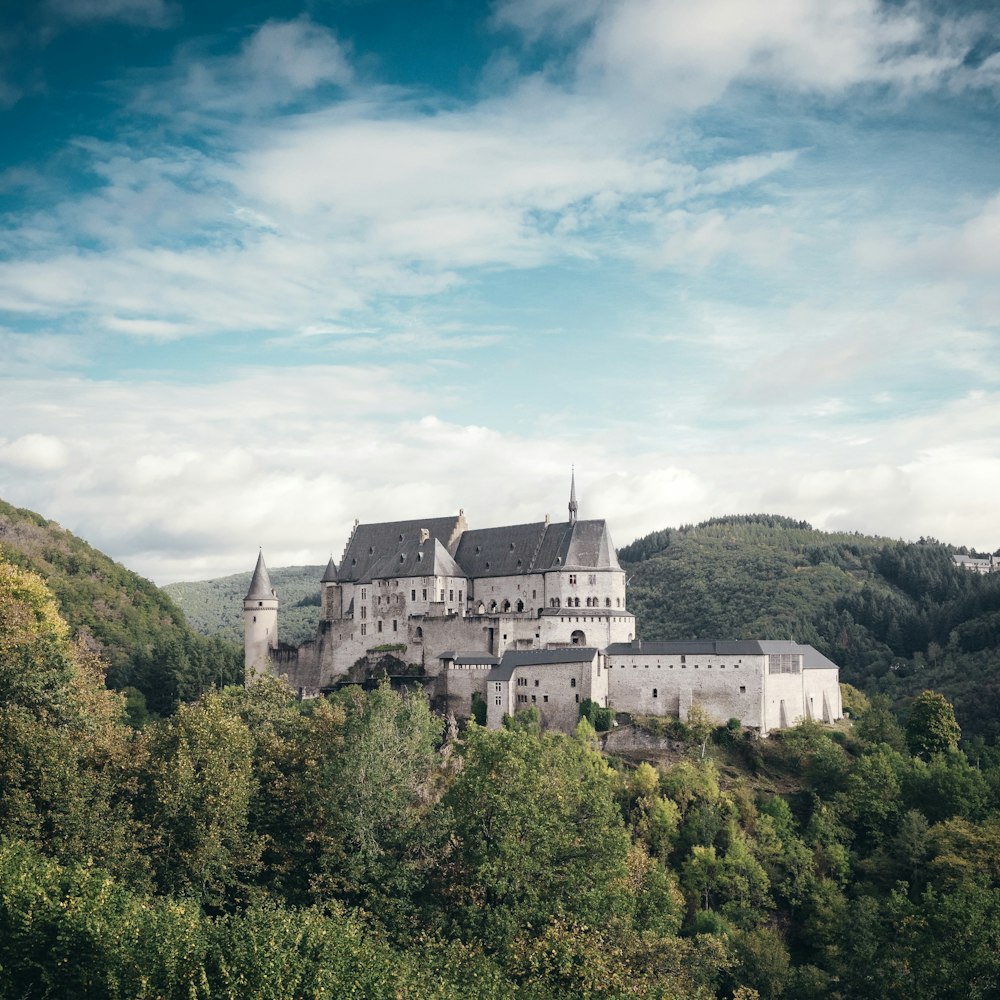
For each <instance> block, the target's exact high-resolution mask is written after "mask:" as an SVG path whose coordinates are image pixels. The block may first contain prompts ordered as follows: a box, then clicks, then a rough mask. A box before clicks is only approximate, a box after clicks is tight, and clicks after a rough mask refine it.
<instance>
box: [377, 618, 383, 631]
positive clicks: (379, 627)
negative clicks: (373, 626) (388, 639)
mask: <svg viewBox="0 0 1000 1000" xmlns="http://www.w3.org/2000/svg"><path fill="white" fill-rule="evenodd" d="M377 630H378V631H379V632H381V631H382V619H381V618H380V619H379V620H378V626H377Z"/></svg>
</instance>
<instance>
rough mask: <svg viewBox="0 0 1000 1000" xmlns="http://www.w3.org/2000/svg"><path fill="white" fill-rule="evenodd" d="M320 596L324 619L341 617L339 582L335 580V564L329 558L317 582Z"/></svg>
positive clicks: (341, 600) (341, 605)
mask: <svg viewBox="0 0 1000 1000" xmlns="http://www.w3.org/2000/svg"><path fill="white" fill-rule="evenodd" d="M319 588H320V596H321V599H322V605H323V607H322V615H323V617H324V618H325V619H327V620H330V619H334V618H342V617H343V597H342V591H341V588H340V582H339V581H338V579H337V564H336V563H335V562H334V561H333V556H332V555H331V556H330V561H329V562H328V563H327V564H326V571H325V572H324V573H323V578H322V579H321V580H320V581H319Z"/></svg>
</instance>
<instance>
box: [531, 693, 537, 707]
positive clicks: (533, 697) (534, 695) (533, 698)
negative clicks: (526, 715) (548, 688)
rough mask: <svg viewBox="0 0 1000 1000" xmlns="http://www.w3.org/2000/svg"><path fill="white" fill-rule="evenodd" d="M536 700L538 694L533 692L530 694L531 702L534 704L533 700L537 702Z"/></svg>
mask: <svg viewBox="0 0 1000 1000" xmlns="http://www.w3.org/2000/svg"><path fill="white" fill-rule="evenodd" d="M537 701H538V695H537V694H533V695H532V696H531V704H532V705H534V704H535V702H537Z"/></svg>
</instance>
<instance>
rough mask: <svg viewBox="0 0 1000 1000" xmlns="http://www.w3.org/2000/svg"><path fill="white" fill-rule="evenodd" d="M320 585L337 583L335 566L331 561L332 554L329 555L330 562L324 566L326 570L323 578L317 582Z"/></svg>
mask: <svg viewBox="0 0 1000 1000" xmlns="http://www.w3.org/2000/svg"><path fill="white" fill-rule="evenodd" d="M319 582H320V583H336V582H337V564H336V563H335V562H334V561H333V554H332V553H331V554H330V561H329V562H328V563H327V564H326V570H325V571H324V573H323V578H322V579H321V580H320V581H319Z"/></svg>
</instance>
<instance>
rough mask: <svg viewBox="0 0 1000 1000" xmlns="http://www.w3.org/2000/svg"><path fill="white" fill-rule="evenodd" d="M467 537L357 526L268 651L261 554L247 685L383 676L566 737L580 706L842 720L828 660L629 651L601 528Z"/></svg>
mask: <svg viewBox="0 0 1000 1000" xmlns="http://www.w3.org/2000/svg"><path fill="white" fill-rule="evenodd" d="M568 514H569V517H568V520H566V521H562V522H557V523H553V522H550V521H549V519H548V518H547V517H546V518H545V520H544V521H538V522H533V523H531V524H515V525H507V526H505V527H498V528H478V529H473V528H470V527H469V526H468V523H467V522H466V520H465V515H464V513H463V512H462V511H459V513H458V515H457V516H452V517H439V518H428V519H424V520H411V521H392V522H387V523H382V524H359V523H358V522H355V524H354V528H353V530H352V532H351V536H350V538H349V539H348V541H347V545H346V547H345V549H344V553H343V556H342V557H341V559H340V565H339V567H338V565H337V564H336V563H335V562H334V560H333V558H332V557H331V558H330V562H329V564H328V565H327V567H326V571H325V572H324V574H323V577H322V579H321V581H320V591H321V606H320V622H319V628H318V631H317V634H316V637H315V638H314V639H311V640H309V641H308V642H305V643H303V644H302V645H300V646H298V647H292V646H286V645H281V644H280V643H279V642H278V598H277V595H276V594H275V592H274V590H273V589H272V587H271V582H270V579H269V577H268V572H267V567H266V565H265V564H264V556H263V553H261V554H260V555H259V556H258V559H257V565H256V568H255V569H254V573H253V577H252V579H251V582H250V588H249V590H248V591H247V595H246V598H245V599H244V601H243V614H244V634H245V652H246V677H247V682H248V683H251V682H252V680H253V678H254V677H255V676H259V675H261V674H264V673H271V674H275V675H277V676H281V677H284V678H285V679H286V681H287V683H288V684H289V685H290V686H291V687H292V688H293V689H294V690H295V691H296V692H297V693H298V694H299V695H300V697H314V696H316V695H318V694H319V693H320V692H321V691H323V690H324V689H329V688H331V687H333V686H335V685H336V684H337V683H342V682H344V681H346V680H361V679H364V677H365V676H370V670H371V668H372V667H375V666H379V667H380V668H381V670H382V672H383V673H389V674H392V673H393V672H394V671H395V672H396V674H397V675H404V676H410V677H412V678H413V679H419V681H420V683H422V684H423V685H424V687H425V689H426V690H427V691H428V695H429V697H430V698H431V700H432V702H433V703H434V704H436V705H437V706H438V707H439V708H441V709H442V710H443V711H446V712H452V713H454V715H455V716H456V717H458V718H466V717H468V716H469V715H470V714H471V712H472V705H473V701H474V699H476V698H477V697H478V698H481V699H483V701H484V702H485V704H486V710H487V724H488V725H489V726H490V727H493V728H495V727H499V725H500V724H501V721H502V718H503V716H504V715H505V714H514V713H515V712H516V711H518V710H519V709H523V708H527V707H530V706H534V707H535V708H537V709H538V711H539V714H540V716H541V718H542V721H543V724H544V725H547V726H550V727H552V728H558V729H564V730H566V729H572V728H573V726H575V725H576V722H577V720H578V718H579V712H580V705H581V703H582V702H583V701H585V700H587V699H589V700H590V701H592V702H594V703H595V704H597V705H598V706H601V707H608V706H610V707H613V708H614V709H616V710H618V711H623V712H632V713H636V714H643V715H664V716H665V715H673V716H679V717H680V718H685V717H686V715H687V711H688V709H689V708H690V707H691V705H692V704H694V703H696V702H697V703H699V704H701V705H702V706H703V707H704V708H705V709H706V710H707V711H708V712H709V713H710V714H711V715H713V716H714V717H715V718H717V719H719V721H724V720H726V719H729V718H738V719H740V720H741V722H743V724H744V725H746V726H750V727H754V728H757V729H759V730H760V731H761V732H762V733H766V732H767V731H768V730H770V729H774V728H783V727H785V726H789V725H792V724H794V723H795V722H796V721H798V720H799V719H803V718H811V719H817V720H822V721H826V722H832V721H833V720H835V719H838V718H840V717H841V714H842V713H841V702H840V688H839V684H838V673H839V671H838V668H837V666H836V664H834V663H832V662H831V661H830V660H828V659H826V657H823V656H822V655H821V654H820V653H818V652H817V651H816V650H815V649H813V648H812V647H811V646H801V645H799V644H798V643H794V642H769V641H758V640H744V641H734V642H721V641H720V642H705V641H690V642H641V641H639V640H637V639H636V638H635V634H636V628H635V616H634V615H632V614H631V613H630V612H629V611H628V610H627V608H626V606H625V583H626V581H625V573H624V571H623V570H622V568H621V566H620V564H619V562H618V557H617V554H616V552H615V548H614V545H613V544H612V542H611V537H610V534H609V533H608V527H607V524H606V522H605V521H603V520H580V519H579V518H578V516H577V515H578V503H577V499H576V481H575V477H573V478H572V479H571V483H570V499H569V509H568Z"/></svg>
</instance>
